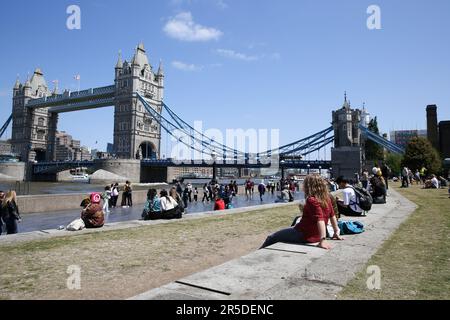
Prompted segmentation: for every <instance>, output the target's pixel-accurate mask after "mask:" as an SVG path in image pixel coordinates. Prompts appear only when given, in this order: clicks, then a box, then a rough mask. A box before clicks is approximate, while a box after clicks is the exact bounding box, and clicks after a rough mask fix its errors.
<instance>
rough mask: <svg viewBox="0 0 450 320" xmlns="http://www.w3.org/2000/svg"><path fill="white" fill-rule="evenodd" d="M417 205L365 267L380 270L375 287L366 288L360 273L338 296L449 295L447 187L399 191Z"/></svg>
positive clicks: (449, 233)
mask: <svg viewBox="0 0 450 320" xmlns="http://www.w3.org/2000/svg"><path fill="white" fill-rule="evenodd" d="M396 190H398V191H400V193H401V194H402V195H404V196H405V197H407V198H408V199H409V200H411V201H413V202H414V203H416V204H417V205H418V206H419V207H418V209H417V210H416V211H415V212H414V213H413V214H412V215H411V216H410V218H408V220H407V221H405V222H404V223H403V224H402V225H401V226H400V228H399V229H398V230H397V231H396V232H395V233H394V234H393V235H392V236H391V238H390V239H389V240H388V241H386V242H385V243H384V245H383V246H382V248H381V249H380V250H378V252H377V253H376V254H375V255H374V256H373V257H372V258H371V259H370V261H369V262H368V264H367V266H369V265H376V266H379V267H380V269H381V279H382V280H381V289H380V290H373V291H371V290H368V289H367V284H366V281H367V277H368V275H367V274H366V272H365V270H366V268H364V271H361V272H360V273H359V274H358V275H357V277H356V278H355V279H353V280H352V281H351V282H350V283H349V284H348V285H347V286H346V288H345V289H344V290H343V291H342V292H341V293H340V294H339V296H338V298H340V299H450V246H449V243H450V199H448V194H447V190H443V189H442V190H423V189H420V188H419V187H418V186H414V187H411V188H408V189H400V188H397V189H396Z"/></svg>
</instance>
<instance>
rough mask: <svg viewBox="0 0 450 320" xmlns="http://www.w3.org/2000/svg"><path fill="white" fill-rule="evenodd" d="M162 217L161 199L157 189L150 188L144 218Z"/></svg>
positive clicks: (143, 213)
mask: <svg viewBox="0 0 450 320" xmlns="http://www.w3.org/2000/svg"><path fill="white" fill-rule="evenodd" d="M159 217H161V200H160V199H159V197H158V192H157V191H156V189H150V190H148V193H147V202H146V203H145V205H144V211H143V212H142V219H144V220H153V219H157V218H159Z"/></svg>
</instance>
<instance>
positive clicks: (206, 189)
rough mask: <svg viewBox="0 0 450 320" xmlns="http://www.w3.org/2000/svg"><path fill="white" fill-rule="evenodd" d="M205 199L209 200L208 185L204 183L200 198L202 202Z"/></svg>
mask: <svg viewBox="0 0 450 320" xmlns="http://www.w3.org/2000/svg"><path fill="white" fill-rule="evenodd" d="M205 201H208V202H209V189H208V185H207V184H206V183H205V185H204V186H203V199H202V202H203V203H205Z"/></svg>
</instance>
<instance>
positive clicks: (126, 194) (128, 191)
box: [101, 181, 133, 213]
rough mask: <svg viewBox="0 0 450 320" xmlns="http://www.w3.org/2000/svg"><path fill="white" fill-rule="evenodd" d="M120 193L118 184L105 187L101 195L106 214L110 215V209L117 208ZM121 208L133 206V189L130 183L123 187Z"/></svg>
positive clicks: (127, 182)
mask: <svg viewBox="0 0 450 320" xmlns="http://www.w3.org/2000/svg"><path fill="white" fill-rule="evenodd" d="M120 191H121V190H120V187H119V183H117V182H116V183H112V184H111V185H110V186H106V187H105V190H104V191H103V192H102V194H101V198H102V200H103V210H104V211H105V213H109V212H110V209H112V208H116V207H117V201H118V199H119V194H120ZM120 206H121V207H122V208H130V207H132V206H133V188H132V187H131V183H130V181H126V182H125V185H124V186H123V189H122V202H121V205H120Z"/></svg>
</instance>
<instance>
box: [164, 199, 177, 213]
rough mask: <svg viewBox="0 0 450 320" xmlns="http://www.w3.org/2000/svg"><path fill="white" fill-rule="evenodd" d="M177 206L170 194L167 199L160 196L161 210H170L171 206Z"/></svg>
mask: <svg viewBox="0 0 450 320" xmlns="http://www.w3.org/2000/svg"><path fill="white" fill-rule="evenodd" d="M177 206H178V203H177V202H176V201H175V199H174V198H172V197H171V196H169V199H167V198H166V197H161V210H162V211H168V210H172V209H173V208H175V207H177Z"/></svg>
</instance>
